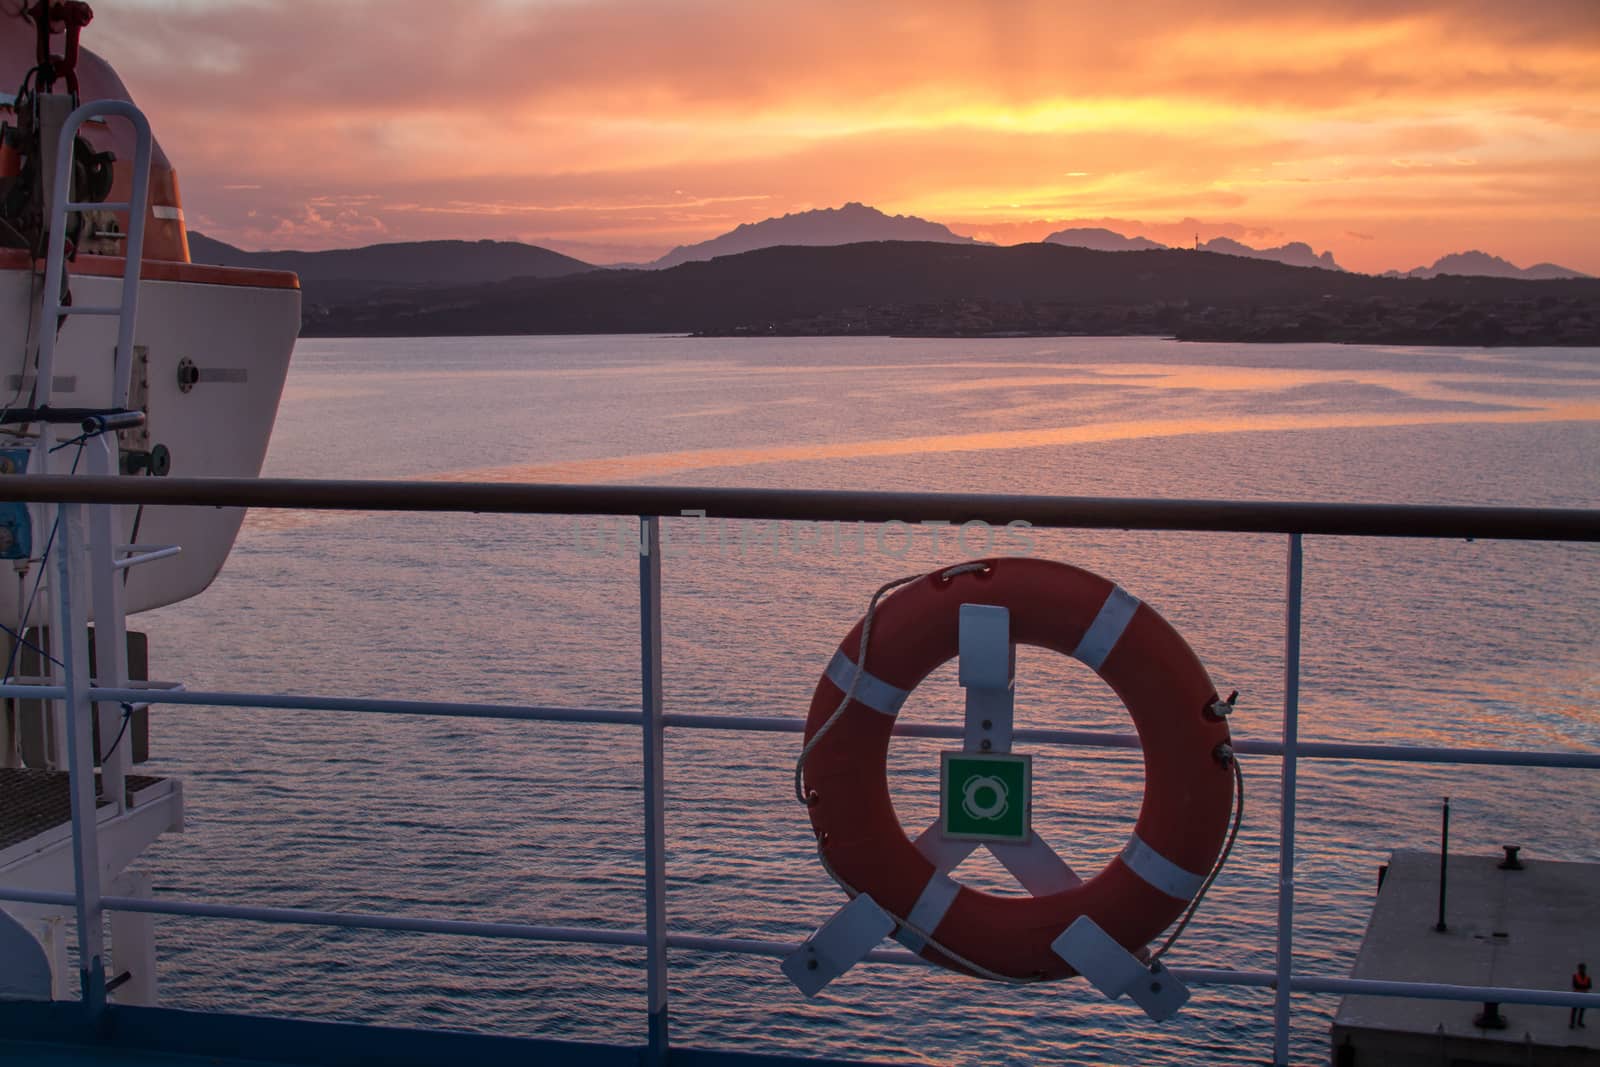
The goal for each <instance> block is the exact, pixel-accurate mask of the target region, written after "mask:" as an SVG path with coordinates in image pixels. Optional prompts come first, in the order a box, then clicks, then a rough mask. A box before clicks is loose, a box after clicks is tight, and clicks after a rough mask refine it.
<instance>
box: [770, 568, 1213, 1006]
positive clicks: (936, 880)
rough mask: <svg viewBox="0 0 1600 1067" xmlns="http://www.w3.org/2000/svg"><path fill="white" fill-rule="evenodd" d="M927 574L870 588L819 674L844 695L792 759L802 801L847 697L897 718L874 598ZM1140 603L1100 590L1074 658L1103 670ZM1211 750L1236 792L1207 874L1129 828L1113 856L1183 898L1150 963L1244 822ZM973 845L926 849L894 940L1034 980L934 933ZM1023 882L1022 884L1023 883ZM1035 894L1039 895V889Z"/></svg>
mask: <svg viewBox="0 0 1600 1067" xmlns="http://www.w3.org/2000/svg"><path fill="white" fill-rule="evenodd" d="M990 570H991V566H990V563H989V562H988V561H982V562H975V563H964V564H960V565H958V566H955V567H951V568H948V569H946V570H943V571H939V572H936V574H934V575H933V577H935V578H936V580H937V581H939V582H948V581H950V580H952V579H954V578H955V577H956V576H957V575H960V574H966V573H974V572H989V571H990ZM926 577H929V575H925V574H915V575H908V576H906V577H904V578H898V579H896V580H894V581H892V582H887V583H885V584H884V585H882V586H880V587H879V588H878V589H877V590H876V591H875V592H874V593H873V595H872V598H871V600H870V601H869V603H868V605H867V611H866V614H865V615H864V616H863V618H862V621H861V636H860V641H859V644H858V646H857V649H856V655H855V657H854V658H852V657H851V656H850V655H849V654H848V653H846V651H845V649H844V646H843V645H841V646H840V648H839V650H838V651H837V652H836V653H835V654H834V656H833V658H832V660H831V661H830V662H829V665H828V668H827V670H826V671H825V672H824V677H825V678H826V679H827V681H828V682H830V683H832V685H833V686H834V687H836V688H837V689H838V690H839V691H840V692H841V693H842V698H841V699H840V701H839V703H838V705H837V707H835V708H834V709H833V710H832V712H831V714H830V715H829V716H828V717H827V719H826V720H824V721H823V722H822V723H821V725H820V726H819V727H818V729H817V730H816V731H815V732H814V733H813V734H812V736H811V737H810V738H808V739H807V741H806V743H805V745H804V746H803V748H802V750H801V752H800V755H799V758H798V759H797V760H796V762H795V779H794V788H795V797H796V799H797V800H798V801H799V802H800V803H801V804H803V805H806V806H807V807H809V806H810V805H811V804H812V803H813V802H814V801H815V800H816V795H815V793H807V791H806V790H805V785H804V772H805V766H806V761H807V758H808V757H809V756H810V755H811V754H812V752H813V750H814V749H815V748H816V746H817V745H818V743H819V742H821V740H822V739H823V737H824V736H826V735H827V733H828V731H829V730H830V729H832V728H833V727H834V725H835V724H836V723H838V722H839V721H840V719H841V718H842V717H843V716H844V714H845V713H846V711H847V710H848V709H849V706H850V704H851V703H859V704H861V705H862V706H863V708H866V709H869V710H871V711H874V712H877V713H879V714H881V715H883V716H885V717H887V718H889V719H891V720H892V719H894V718H896V717H897V716H898V713H899V711H900V709H901V707H902V706H903V705H904V703H905V701H906V699H907V698H908V697H909V695H910V689H909V688H901V687H900V686H897V685H894V684H893V683H891V682H889V681H887V680H885V679H883V678H880V677H877V676H875V675H873V674H872V673H871V672H869V671H868V670H867V657H868V654H869V648H870V644H869V642H870V638H871V636H872V628H873V622H874V618H875V615H876V613H877V609H878V606H879V603H880V601H881V600H882V599H883V597H884V596H885V595H887V594H888V593H890V592H892V591H893V590H895V589H897V588H899V587H901V586H904V585H908V584H910V583H912V582H916V581H919V580H921V579H923V578H926ZM1108 584H1110V583H1108ZM1139 608H1140V601H1139V600H1138V599H1137V598H1136V597H1134V596H1133V595H1132V594H1130V593H1127V592H1126V591H1124V590H1123V589H1122V588H1121V587H1120V586H1117V585H1115V584H1110V589H1109V591H1108V592H1107V594H1106V595H1105V599H1104V600H1103V602H1102V603H1101V604H1100V607H1099V608H1098V610H1097V611H1096V613H1095V615H1094V617H1093V619H1092V621H1091V622H1090V623H1089V625H1088V626H1087V628H1086V629H1085V630H1084V632H1083V636H1082V638H1081V639H1080V640H1079V641H1078V643H1077V646H1076V648H1073V649H1072V651H1071V653H1070V654H1071V655H1072V656H1073V658H1076V659H1078V660H1080V661H1082V662H1083V663H1084V664H1086V665H1087V666H1089V667H1090V668H1091V669H1093V670H1095V671H1096V672H1097V673H1100V672H1101V670H1102V668H1103V666H1104V665H1105V662H1106V660H1107V658H1108V657H1110V655H1111V653H1112V652H1113V650H1114V649H1115V648H1116V647H1117V644H1118V642H1119V641H1120V640H1121V639H1122V637H1123V634H1124V632H1125V631H1126V630H1127V629H1128V627H1129V625H1130V623H1132V621H1133V619H1134V616H1135V614H1136V613H1137V612H1138V610H1139ZM1063 651H1065V650H1063ZM1211 699H1212V700H1213V701H1215V700H1217V698H1216V695H1215V691H1214V690H1213V692H1212V697H1211ZM1219 703H1227V704H1230V705H1231V698H1230V700H1229V701H1226V702H1219ZM1226 710H1227V709H1226V708H1224V709H1223V711H1224V712H1225V711H1226ZM1214 755H1215V756H1216V758H1217V759H1218V760H1219V761H1220V762H1223V763H1224V764H1226V765H1227V766H1228V767H1229V769H1230V770H1231V772H1232V778H1233V782H1232V785H1233V786H1234V788H1233V790H1232V792H1233V797H1232V798H1231V799H1232V801H1233V803H1232V804H1231V805H1230V806H1231V807H1232V808H1233V812H1232V816H1233V817H1232V819H1231V822H1230V825H1229V828H1228V832H1227V836H1226V840H1225V843H1224V844H1223V847H1222V848H1221V849H1220V851H1219V852H1218V853H1217V854H1216V857H1215V860H1214V861H1213V862H1212V863H1211V864H1210V866H1209V869H1208V870H1207V871H1206V873H1205V874H1204V875H1200V874H1198V873H1196V872H1194V871H1191V870H1188V869H1186V868H1184V867H1182V866H1180V865H1178V864H1176V863H1174V862H1173V861H1172V860H1171V859H1169V858H1168V857H1166V856H1164V855H1163V854H1162V853H1161V852H1160V851H1158V850H1157V849H1156V848H1153V847H1152V846H1151V845H1149V844H1148V843H1147V842H1145V841H1144V840H1143V839H1141V838H1140V836H1139V835H1138V833H1134V834H1133V835H1132V836H1131V837H1130V840H1129V842H1128V844H1127V846H1126V847H1124V849H1123V850H1122V853H1121V854H1120V855H1119V857H1118V858H1119V860H1120V861H1121V863H1122V865H1123V866H1124V867H1125V868H1126V869H1127V870H1128V871H1129V872H1130V873H1132V874H1134V875H1135V876H1136V877H1138V878H1139V879H1140V880H1142V881H1143V882H1144V883H1146V884H1147V885H1148V886H1150V887H1151V888H1152V889H1154V890H1156V891H1157V892H1159V893H1162V894H1164V895H1166V896H1168V897H1170V898H1173V899H1175V900H1182V901H1185V902H1186V903H1187V906H1186V907H1185V908H1184V910H1183V912H1182V914H1181V916H1179V918H1178V921H1177V922H1176V924H1175V925H1174V926H1173V928H1172V931H1171V933H1170V934H1169V935H1168V936H1167V938H1166V940H1165V941H1164V942H1163V943H1162V945H1161V946H1160V947H1159V948H1158V949H1156V950H1155V951H1154V952H1152V953H1151V954H1150V956H1149V957H1148V958H1149V959H1150V960H1151V961H1152V962H1153V961H1155V960H1159V959H1160V958H1161V957H1162V956H1164V955H1165V954H1166V953H1167V952H1168V951H1169V950H1170V949H1171V948H1172V947H1173V945H1174V944H1175V943H1176V942H1177V940H1178V938H1179V936H1180V935H1181V934H1182V933H1183V932H1184V930H1185V928H1187V926H1188V925H1189V923H1190V921H1191V919H1192V918H1193V917H1194V915H1195V913H1196V912H1197V911H1198V909H1199V907H1200V904H1201V903H1202V901H1203V900H1204V899H1205V896H1206V893H1207V891H1208V890H1209V889H1210V888H1211V886H1212V885H1213V884H1214V883H1215V881H1216V879H1217V877H1218V875H1220V874H1221V872H1222V869H1223V867H1224V865H1225V864H1226V863H1227V861H1228V859H1229V857H1230V856H1231V854H1232V852H1233V848H1234V845H1235V842H1236V841H1237V838H1238V833H1239V828H1240V826H1241V824H1242V822H1243V818H1244V775H1243V770H1242V769H1241V767H1240V765H1239V760H1238V758H1237V756H1236V755H1235V753H1234V752H1233V750H1232V747H1231V746H1230V745H1227V744H1221V745H1219V746H1217V750H1216V752H1215V753H1214ZM938 830H939V824H937V823H936V824H935V826H934V827H933V828H930V832H935V831H938ZM924 836H926V835H924ZM825 844H826V835H819V838H818V841H817V856H818V859H819V861H820V862H821V864H822V866H823V868H824V870H826V871H827V872H828V874H829V876H830V877H832V878H833V879H834V881H835V882H837V883H838V884H839V885H840V886H841V887H842V888H843V889H844V890H845V891H846V892H847V893H848V894H849V895H850V896H851V897H855V896H856V895H858V894H859V893H860V892H861V890H859V889H857V888H856V887H854V886H852V885H851V884H850V883H849V882H847V881H846V879H845V878H843V877H841V876H840V874H839V873H838V871H837V870H835V868H834V867H833V865H832V864H831V863H829V861H828V858H827V855H826V852H825V849H824V847H823V846H824V845H825ZM1031 844H1033V845H1042V846H1043V848H1044V849H1045V850H1046V851H1048V852H1049V853H1050V856H1049V858H1050V859H1052V860H1054V861H1055V862H1056V863H1057V864H1059V866H1060V868H1061V872H1062V876H1064V877H1065V878H1068V879H1071V880H1079V879H1077V876H1076V874H1074V873H1073V872H1072V870H1071V868H1070V867H1068V866H1067V865H1066V864H1065V862H1063V861H1061V860H1060V857H1059V856H1057V855H1056V854H1055V853H1054V852H1053V850H1050V848H1049V845H1048V844H1047V843H1044V842H1043V841H1042V840H1041V839H1037V838H1036V839H1034V841H1033V842H1031ZM919 846H920V839H919ZM970 851H971V850H970V849H968V850H961V851H960V855H954V854H952V856H951V859H953V862H952V863H949V864H948V865H947V864H945V863H941V862H939V860H938V859H936V858H935V857H934V856H933V855H928V857H927V858H928V859H929V861H930V862H932V863H933V864H934V870H933V871H932V872H931V875H930V877H929V879H928V881H927V883H926V884H925V885H924V886H923V888H922V890H921V891H920V893H918V894H917V896H916V898H915V901H914V902H913V903H912V905H911V907H910V908H909V909H905V910H906V911H907V913H906V914H905V915H900V914H896V912H895V911H894V910H890V909H889V908H886V907H885V908H884V910H885V912H886V913H887V914H888V915H889V917H890V918H891V919H893V920H894V922H895V923H896V924H898V926H899V928H900V932H899V933H897V934H896V937H897V939H899V940H901V941H902V943H904V944H906V945H907V946H908V947H910V948H912V949H913V951H917V952H919V953H922V954H924V955H926V954H927V952H928V950H932V951H933V952H935V953H937V954H938V955H939V956H942V957H943V958H945V959H947V960H949V961H950V963H951V964H953V965H954V966H956V967H957V968H959V969H961V970H964V971H966V972H968V973H969V974H973V975H976V976H978V977H982V978H987V979H990V980H993V981H1001V982H1007V983H1010V984H1031V983H1034V982H1037V981H1040V980H1043V979H1044V976H1043V975H1042V974H1040V975H1033V974H1027V975H1018V974H1003V973H1000V972H997V971H995V970H993V969H992V968H989V967H986V966H984V965H982V964H980V963H978V962H976V961H974V960H971V959H968V958H966V957H965V956H963V955H962V954H961V953H959V952H957V951H956V950H954V949H952V948H950V947H949V946H947V945H945V944H943V943H941V942H940V941H939V940H937V939H936V938H935V937H934V936H933V933H934V931H936V930H937V929H938V928H939V925H940V923H941V922H942V921H943V919H944V917H945V915H946V913H947V912H948V911H949V909H950V908H951V906H952V904H953V903H954V902H955V900H956V898H957V896H958V894H959V893H960V892H961V889H962V886H961V884H960V883H958V882H956V881H955V880H954V879H953V878H951V877H950V875H949V872H950V871H951V870H953V869H954V867H955V866H956V865H958V864H959V863H960V862H961V860H962V859H964V858H965V856H966V855H967V854H969V853H970ZM1024 888H1027V887H1026V886H1024ZM1032 892H1033V891H1032V890H1030V893H1032ZM1034 895H1035V896H1037V895H1038V894H1034ZM874 899H875V900H876V901H877V903H878V905H879V906H880V907H883V906H884V902H883V901H882V900H878V899H877V895H876V894H874ZM908 935H909V936H908ZM1069 973H1070V972H1069Z"/></svg>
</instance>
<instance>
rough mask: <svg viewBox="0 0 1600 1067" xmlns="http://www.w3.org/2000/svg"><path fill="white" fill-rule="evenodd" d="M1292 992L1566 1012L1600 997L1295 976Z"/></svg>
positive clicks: (1597, 1004) (1551, 991)
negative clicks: (1484, 1003) (1470, 1002)
mask: <svg viewBox="0 0 1600 1067" xmlns="http://www.w3.org/2000/svg"><path fill="white" fill-rule="evenodd" d="M1289 988H1291V989H1293V990H1295V991H1296V992H1298V993H1339V994H1342V995H1344V996H1371V997H1413V998H1416V999H1420V1000H1479V1001H1489V1002H1493V1003H1496V1004H1547V1005H1553V1006H1558V1007H1563V1008H1593V1007H1600V993H1570V992H1565V991H1563V990H1559V989H1521V988H1517V987H1513V986H1471V985H1446V984H1444V983H1441V982H1381V981H1375V980H1373V979H1371V978H1333V977H1326V978H1324V977H1320V976H1316V975H1295V976H1294V977H1293V978H1291V979H1290V980H1289Z"/></svg>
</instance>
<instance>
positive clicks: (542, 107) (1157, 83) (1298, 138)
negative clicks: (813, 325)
mask: <svg viewBox="0 0 1600 1067" xmlns="http://www.w3.org/2000/svg"><path fill="white" fill-rule="evenodd" d="M86 41H87V43H88V44H89V45H90V46H91V47H92V48H94V49H95V50H96V51H98V52H100V53H101V54H102V55H104V56H106V57H107V58H108V59H109V60H110V61H111V62H112V63H113V64H114V65H115V66H116V67H117V68H118V70H119V71H120V72H121V74H122V76H123V78H124V80H125V81H126V82H127V83H128V86H129V88H130V89H131V90H132V92H133V94H134V96H135V98H136V99H137V100H138V101H139V102H140V103H141V104H142V106H144V107H145V109H146V110H147V111H148V112H149V113H150V114H151V117H152V121H153V123H154V125H155V128H156V130H157V133H158V136H160V137H161V139H162V141H163V144H164V146H165V147H166V149H167V151H168V153H169V155H170V156H171V157H172V158H173V159H174V161H175V162H176V164H177V166H178V168H179V172H180V175H181V179H182V181H183V188H184V196H185V201H186V206H187V210H188V215H189V221H190V225H191V226H192V227H193V228H195V229H199V230H202V231H204V232H206V233H209V234H211V235H213V236H215V237H218V238H221V239H223V240H227V241H230V242H233V243H236V244H239V245H241V246H244V247H248V248H262V247H272V248H284V247H300V248H325V247H335V246H342V245H352V244H362V243H370V242H373V241H382V240H404V239H421V238H435V237H464V238H480V237H494V238H503V239H517V240H524V241H529V242H532V243H535V244H541V245H545V246H547V247H551V248H554V249H557V250H559V251H563V252H567V253H569V254H572V255H576V256H579V257H580V258H584V259H587V260H589V261H591V262H615V261H628V260H644V259H650V258H654V257H655V256H658V255H660V254H661V253H663V252H665V251H666V250H667V249H669V248H670V247H671V246H673V245H676V244H680V243H690V242H694V241H699V240H704V239H706V238H708V237H712V236H715V235H716V234H719V233H722V232H725V231H727V230H729V229H732V228H733V227H734V226H736V225H738V224H739V223H742V222H752V221H757V220H760V219H763V218H767V217H771V216H775V215H782V214H784V213H787V212H792V211H800V210H806V209H808V208H815V207H836V206H838V205H839V204H841V203H844V202H845V201H849V200H855V201H861V202H864V203H867V204H871V205H873V206H875V207H877V208H879V209H881V210H884V211H887V212H890V213H909V214H916V215H920V216H922V217H924V218H928V219H931V220H934V221H938V222H943V223H945V224H947V225H949V226H951V228H952V229H955V230H956V231H957V232H961V233H966V234H971V235H973V236H977V237H981V238H984V239H988V240H994V241H997V242H1000V243H1014V242H1017V241H1023V240H1037V239H1039V238H1040V237H1043V236H1044V235H1045V234H1048V233H1050V232H1052V231H1054V230H1057V229H1061V228H1063V227H1066V226H1084V225H1100V226H1107V227H1109V228H1111V229H1115V230H1118V231H1119V232H1122V233H1125V234H1129V235H1134V234H1139V235H1144V236H1149V237H1152V238H1154V239H1157V240H1163V241H1168V242H1170V243H1184V244H1187V243H1190V242H1192V241H1193V240H1194V238H1195V236H1196V235H1197V234H1198V236H1199V237H1200V238H1201V239H1202V240H1204V239H1207V238H1210V237H1215V236H1219V235H1221V236H1232V237H1235V238H1237V239H1240V240H1244V241H1245V242H1247V243H1251V244H1256V245H1267V244H1280V243H1283V242H1285V241H1291V240H1299V241H1305V242H1308V243H1310V244H1312V245H1313V246H1314V247H1315V248H1316V250H1317V251H1319V252H1320V251H1322V250H1324V249H1327V250H1331V251H1332V252H1333V254H1334V256H1335V258H1336V259H1337V260H1338V262H1339V263H1340V264H1341V265H1343V266H1345V267H1347V268H1352V269H1358V270H1369V271H1378V270H1384V269H1388V268H1398V269H1401V270H1406V269H1410V268H1412V267H1415V266H1418V265H1421V264H1425V263H1431V262H1432V261H1433V260H1434V259H1436V258H1438V257H1439V256H1441V255H1443V254H1445V253H1449V252H1456V251H1462V250H1466V249H1472V248H1477V249H1482V250H1484V251H1487V252H1490V253H1493V254H1496V255H1500V256H1503V257H1505V258H1507V259H1510V260H1512V261H1513V262H1515V263H1517V264H1519V265H1521V266H1528V265H1530V264H1533V263H1536V262H1541V261H1553V262H1556V263H1560V264H1563V265H1565V266H1568V267H1572V268H1575V269H1578V270H1583V271H1587V272H1589V273H1593V274H1600V180H1597V179H1596V175H1597V174H1600V6H1597V5H1596V4H1595V3H1594V2H1593V0H1571V2H1568V0H1552V2H1533V3H1525V4H1515V5H1511V4H1503V3H1494V2H1472V0H1467V2H1448V0H1413V2H1404V0H1398V2H1392V3H1391V2H1378V0H1334V2H1333V3H1330V4H1321V5H1317V6H1315V7H1312V8H1306V9H1305V10H1299V11H1296V10H1293V9H1287V8H1285V6H1284V5H1282V4H1278V3H1267V2H1264V0H1229V2H1224V3H1218V4H1212V5H1195V4H1192V3H1177V2H1170V3H1169V2H1164V0H1163V2H1154V3H1147V4H1137V5H1110V6H1108V5H1091V4H1080V3H1066V2H1061V3H1057V2H1046V0H1040V2H1025V0H1012V2H1006V3H957V2H953V0H922V2H917V3H909V2H907V3H883V4H870V5H864V4H859V3H854V4H853V3H844V2H840V0H814V2H810V3H806V4H778V3H752V2H749V0H744V2H740V3H735V2H733V0H683V2H674V3H655V2H649V0H456V2H452V3H448V4H446V3H439V2H437V0H384V2H378V0H351V2H341V3H312V2H299V3H286V2H262V0H251V2H246V0H211V2H203V0H192V2H177V0H105V2H102V3H101V4H100V5H98V9H97V17H96V20H95V23H94V25H93V26H92V27H91V28H90V30H89V32H88V34H87V36H86Z"/></svg>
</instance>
